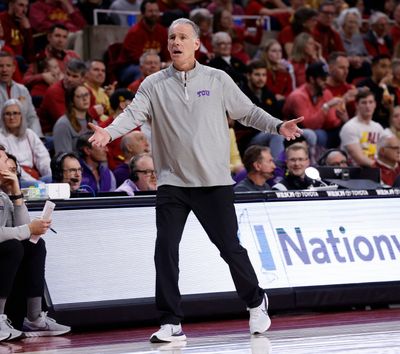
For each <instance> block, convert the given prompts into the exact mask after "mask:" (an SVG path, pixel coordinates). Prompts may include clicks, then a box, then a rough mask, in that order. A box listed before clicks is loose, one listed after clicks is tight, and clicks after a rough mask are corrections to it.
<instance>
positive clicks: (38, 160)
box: [0, 99, 51, 186]
mask: <svg viewBox="0 0 400 354" xmlns="http://www.w3.org/2000/svg"><path fill="white" fill-rule="evenodd" d="M0 133H1V134H0V144H2V145H3V146H5V147H6V148H7V151H8V152H9V153H11V154H13V155H15V156H16V158H17V160H18V163H19V164H20V165H21V167H22V176H21V183H22V185H23V186H27V185H29V184H32V182H35V181H38V180H42V181H44V182H50V181H51V169H50V155H49V152H48V151H47V149H46V147H45V146H44V144H43V142H42V141H41V140H40V138H39V137H38V135H37V134H36V133H35V132H34V131H33V130H32V129H30V128H27V122H26V117H25V116H24V113H23V110H22V105H21V103H20V101H19V100H16V99H10V100H7V101H5V102H4V104H3V108H2V110H1V119H0Z"/></svg>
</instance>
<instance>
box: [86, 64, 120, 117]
mask: <svg viewBox="0 0 400 354" xmlns="http://www.w3.org/2000/svg"><path fill="white" fill-rule="evenodd" d="M105 81H106V66H105V64H104V62H103V61H102V60H97V59H95V60H92V61H90V64H89V67H88V71H87V72H86V76H85V86H86V87H87V88H88V89H89V91H90V93H91V95H92V96H93V97H94V98H95V105H96V106H99V108H98V109H99V113H100V114H99V116H100V117H99V119H102V117H103V119H107V118H104V117H107V116H108V115H110V114H111V107H110V99H109V97H110V96H111V95H112V93H113V92H114V90H115V86H116V85H117V82H114V83H113V84H111V85H108V86H106V87H104V88H103V85H104V82H105Z"/></svg>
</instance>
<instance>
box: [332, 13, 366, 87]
mask: <svg viewBox="0 0 400 354" xmlns="http://www.w3.org/2000/svg"><path fill="white" fill-rule="evenodd" d="M337 23H338V27H339V34H340V37H341V38H342V42H343V46H344V49H345V52H346V53H347V56H348V59H349V62H350V70H349V77H348V81H349V82H353V80H354V79H356V78H360V77H367V76H369V75H370V74H371V68H370V65H369V62H368V61H367V60H368V55H369V54H368V52H367V49H366V48H365V45H364V38H363V36H362V34H361V33H360V31H361V25H362V17H361V14H360V12H359V10H358V9H356V8H354V7H353V8H350V9H346V10H344V11H343V12H342V13H341V14H340V15H339V17H338V20H337Z"/></svg>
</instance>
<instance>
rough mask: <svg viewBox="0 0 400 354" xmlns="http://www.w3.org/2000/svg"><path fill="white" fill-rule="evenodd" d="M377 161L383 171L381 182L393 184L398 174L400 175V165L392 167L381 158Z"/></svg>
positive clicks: (377, 165)
mask: <svg viewBox="0 0 400 354" xmlns="http://www.w3.org/2000/svg"><path fill="white" fill-rule="evenodd" d="M375 163H376V167H379V169H380V171H381V182H382V183H384V184H387V185H388V186H393V184H394V181H395V180H396V178H397V176H399V175H400V165H399V164H397V166H395V167H391V166H388V165H386V164H385V163H383V162H381V161H379V160H376V161H375Z"/></svg>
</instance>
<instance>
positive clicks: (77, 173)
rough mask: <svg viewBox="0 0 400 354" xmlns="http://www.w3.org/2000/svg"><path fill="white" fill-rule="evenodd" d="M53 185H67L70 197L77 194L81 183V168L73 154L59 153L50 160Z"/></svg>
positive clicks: (77, 158)
mask: <svg viewBox="0 0 400 354" xmlns="http://www.w3.org/2000/svg"><path fill="white" fill-rule="evenodd" d="M50 165H51V172H52V176H53V183H68V184H69V187H70V192H71V195H73V194H74V193H78V192H79V191H80V189H81V183H82V167H81V164H80V162H79V157H78V156H77V155H76V154H75V153H73V152H60V153H58V154H56V155H54V157H53V158H52V159H51V164H50Z"/></svg>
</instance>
